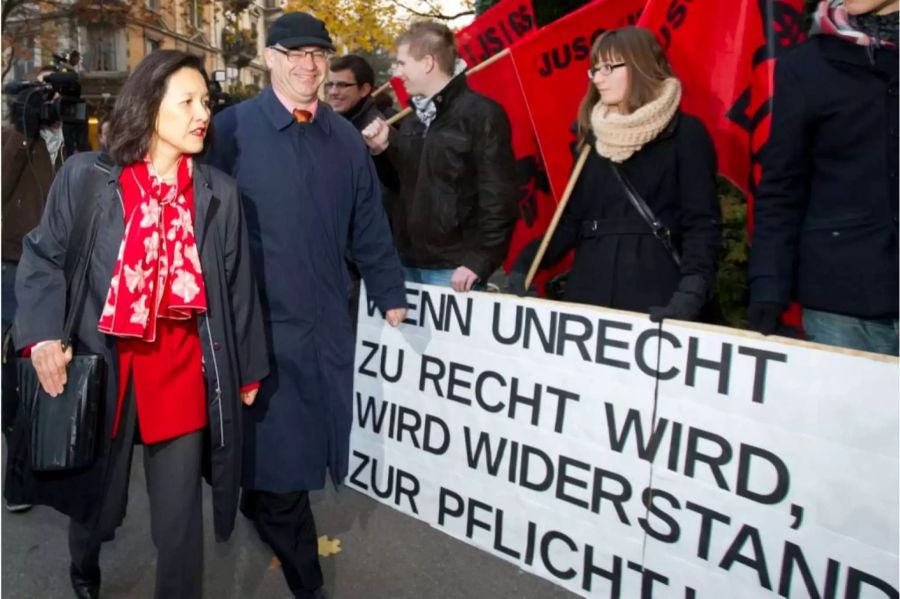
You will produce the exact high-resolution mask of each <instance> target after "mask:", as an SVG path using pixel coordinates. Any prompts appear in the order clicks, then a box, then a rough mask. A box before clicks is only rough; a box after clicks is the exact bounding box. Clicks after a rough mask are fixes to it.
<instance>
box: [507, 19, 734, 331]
mask: <svg viewBox="0 0 900 599" xmlns="http://www.w3.org/2000/svg"><path fill="white" fill-rule="evenodd" d="M588 76H589V78H590V81H591V84H590V85H589V87H588V91H587V94H586V95H585V97H584V100H582V103H581V108H580V109H579V114H578V137H579V141H580V142H581V143H588V144H591V145H592V146H593V149H594V151H592V152H591V153H590V156H589V157H588V159H587V162H586V164H585V167H584V170H583V171H582V173H581V176H580V177H579V180H578V182H577V183H576V186H575V189H574V191H573V193H572V197H571V199H570V201H569V204H568V205H567V206H566V209H565V211H564V213H563V215H562V217H561V219H560V222H559V226H558V228H557V229H556V232H555V233H554V235H553V238H552V239H551V241H550V243H549V245H548V247H547V252H546V254H545V255H544V259H543V260H542V262H541V267H542V268H547V267H550V266H552V265H554V264H556V263H557V262H559V261H560V260H561V259H562V258H563V257H564V256H565V255H566V254H567V253H568V252H569V250H571V249H573V248H574V250H575V261H574V264H573V267H572V270H571V272H570V274H569V279H568V283H567V286H566V291H565V298H564V299H565V300H566V301H572V302H578V303H585V304H593V305H597V306H606V307H611V308H618V309H623V310H631V311H636V312H648V313H650V317H651V319H653V320H656V321H658V320H661V319H662V318H677V319H680V320H695V319H697V318H698V317H699V316H700V315H701V312H702V311H703V308H704V307H705V306H706V305H707V303H708V300H709V298H710V297H711V295H712V289H713V285H714V282H715V276H716V269H717V260H718V252H719V247H720V239H721V223H720V219H721V212H720V208H719V202H718V198H717V195H716V155H715V150H714V148H713V145H712V141H711V140H710V137H709V134H708V133H707V132H706V129H705V128H704V127H703V124H702V123H701V122H700V121H699V120H698V119H696V118H694V117H692V116H688V115H686V114H683V113H681V112H680V110H679V104H680V101H681V82H680V81H679V80H678V79H677V78H675V76H674V75H673V73H672V68H671V66H670V65H669V63H668V61H667V60H666V57H665V54H664V52H663V49H662V48H661V47H660V45H659V43H658V42H657V40H656V38H655V37H654V36H653V34H651V33H650V32H649V31H647V30H646V29H641V28H637V27H625V28H622V29H616V30H612V31H608V32H606V33H604V34H603V35H602V36H600V37H599V38H598V39H597V41H596V42H595V43H594V46H593V48H592V49H591V68H590V69H589V70H588ZM629 188H631V194H629V191H628V189H629ZM629 195H632V196H639V197H633V199H630V198H629ZM641 200H643V203H644V204H646V207H647V208H649V213H652V214H649V216H650V219H649V220H651V221H652V220H654V218H653V217H655V220H656V221H658V225H657V226H656V231H655V232H654V230H653V228H651V225H650V224H649V223H648V220H647V219H645V218H644V217H642V216H641V213H640V212H639V211H638V207H636V206H635V204H634V202H635V201H637V202H638V203H640V202H641ZM667 240H669V241H667ZM536 249H537V244H536V243H535V244H532V245H530V246H528V247H527V248H526V249H525V250H523V252H522V253H521V254H520V256H519V258H518V260H517V261H516V264H515V266H514V267H513V271H514V272H513V273H512V274H511V275H510V287H511V289H513V290H514V291H515V290H516V287H517V286H518V288H519V291H522V289H521V287H522V282H523V281H524V276H523V275H522V273H524V272H525V271H526V270H527V269H528V267H529V265H530V263H531V261H532V260H533V258H534V256H535V254H536Z"/></svg>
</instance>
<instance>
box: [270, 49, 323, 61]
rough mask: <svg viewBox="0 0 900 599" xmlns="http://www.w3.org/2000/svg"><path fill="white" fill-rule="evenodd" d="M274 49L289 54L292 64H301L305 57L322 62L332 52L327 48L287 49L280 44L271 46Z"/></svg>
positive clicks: (288, 57)
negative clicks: (280, 46) (279, 45)
mask: <svg viewBox="0 0 900 599" xmlns="http://www.w3.org/2000/svg"><path fill="white" fill-rule="evenodd" d="M271 48H272V49H273V50H275V51H276V52H280V53H282V54H284V55H285V56H287V59H288V62H290V63H291V64H300V63H301V62H303V59H304V58H312V59H313V62H317V63H322V62H325V61H326V60H328V58H329V57H330V56H331V52H328V51H327V50H320V49H316V50H285V49H283V48H279V47H278V46H271Z"/></svg>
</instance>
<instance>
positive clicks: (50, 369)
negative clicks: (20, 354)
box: [31, 339, 72, 397]
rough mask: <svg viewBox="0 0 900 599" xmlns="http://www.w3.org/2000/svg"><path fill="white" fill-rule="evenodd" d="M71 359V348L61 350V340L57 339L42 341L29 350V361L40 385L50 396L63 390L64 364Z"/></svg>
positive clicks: (64, 378)
mask: <svg viewBox="0 0 900 599" xmlns="http://www.w3.org/2000/svg"><path fill="white" fill-rule="evenodd" d="M71 361H72V348H71V347H69V348H67V349H66V351H63V348H62V341H60V340H59V339H57V340H55V341H50V342H49V343H43V344H41V345H40V347H35V348H34V349H32V350H31V363H32V365H34V370H35V372H37V376H38V380H39V381H40V382H41V387H43V388H44V391H46V392H47V394H48V395H50V397H56V396H57V395H59V394H60V393H62V392H63V387H64V386H65V384H66V380H67V378H68V377H67V375H66V366H67V365H68V364H69V362H71Z"/></svg>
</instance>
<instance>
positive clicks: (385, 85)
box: [372, 79, 391, 98]
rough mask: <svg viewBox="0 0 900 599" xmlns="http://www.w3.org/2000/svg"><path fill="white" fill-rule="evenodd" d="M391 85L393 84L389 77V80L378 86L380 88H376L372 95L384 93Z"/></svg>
mask: <svg viewBox="0 0 900 599" xmlns="http://www.w3.org/2000/svg"><path fill="white" fill-rule="evenodd" d="M390 86H391V81H390V79H389V80H387V81H385V82H384V83H383V84H381V85H380V86H379V87H378V89H376V90H375V91H373V92H372V97H373V98H374V97H375V96H377V95H378V94H383V93H384V92H385V91H387V89H388V88H389V87H390Z"/></svg>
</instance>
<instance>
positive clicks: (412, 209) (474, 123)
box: [379, 75, 518, 281]
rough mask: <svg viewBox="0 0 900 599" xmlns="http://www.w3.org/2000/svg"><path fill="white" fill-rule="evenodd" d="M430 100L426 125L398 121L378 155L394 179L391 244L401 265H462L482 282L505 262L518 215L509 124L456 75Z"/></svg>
mask: <svg viewBox="0 0 900 599" xmlns="http://www.w3.org/2000/svg"><path fill="white" fill-rule="evenodd" d="M434 102H435V105H436V107H437V116H436V117H435V119H434V121H433V122H432V123H431V125H430V126H429V127H428V128H427V129H426V127H425V125H424V124H423V123H422V122H421V121H420V120H419V119H418V118H417V117H416V116H414V115H413V116H409V117H407V118H405V119H403V120H402V121H400V125H399V128H398V129H397V130H392V131H391V134H390V138H389V140H390V145H389V147H388V149H387V150H386V151H385V152H384V154H383V156H382V157H380V159H382V160H384V159H387V160H389V161H390V162H391V164H393V166H394V168H395V169H396V170H397V172H398V173H399V178H400V182H399V188H398V189H397V191H398V194H397V198H396V201H395V202H394V203H393V205H392V206H391V207H390V214H389V216H390V219H391V225H392V228H393V232H394V240H395V242H396V244H397V249H398V250H399V252H400V258H401V260H402V262H403V264H404V266H411V267H419V268H442V269H443V268H447V269H449V268H456V267H458V266H466V267H468V268H470V269H471V270H472V271H474V272H475V273H476V274H478V276H479V277H480V278H481V280H483V281H486V280H487V279H488V277H490V275H491V274H492V273H493V272H494V271H495V270H496V269H497V268H498V267H499V266H500V264H501V263H502V262H503V259H504V258H505V257H506V253H507V251H508V249H509V240H510V237H511V236H512V232H513V227H514V226H515V223H516V219H517V218H518V204H517V200H516V194H517V188H516V183H515V160H514V157H513V151H512V144H511V139H510V128H509V121H508V120H507V118H506V113H505V112H504V111H503V109H502V108H501V107H500V106H499V105H498V104H497V103H496V102H494V101H492V100H490V99H488V98H486V97H484V96H482V95H480V94H477V93H475V92H473V91H472V90H471V89H469V86H468V84H467V83H466V78H465V76H463V75H461V76H458V77H456V78H454V79H453V80H451V81H450V83H448V84H447V86H446V87H445V88H444V89H443V90H442V91H440V92H439V93H438V94H437V95H435V96H434ZM379 170H380V169H379ZM385 183H386V184H387V182H385Z"/></svg>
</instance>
